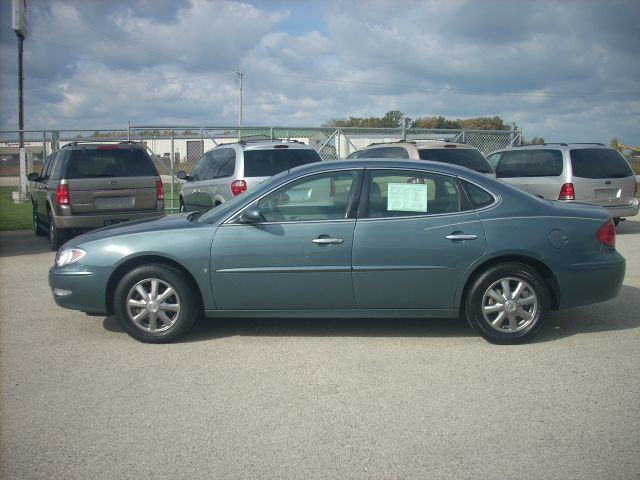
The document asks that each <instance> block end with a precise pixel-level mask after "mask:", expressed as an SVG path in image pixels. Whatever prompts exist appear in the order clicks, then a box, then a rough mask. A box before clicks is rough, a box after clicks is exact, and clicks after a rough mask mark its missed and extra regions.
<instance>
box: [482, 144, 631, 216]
mask: <svg viewBox="0 0 640 480" xmlns="http://www.w3.org/2000/svg"><path fill="white" fill-rule="evenodd" d="M488 159H489V163H491V165H492V166H493V167H494V168H495V170H496V176H497V178H499V179H500V180H503V181H505V182H507V183H510V184H512V185H514V186H516V187H518V188H521V189H522V190H525V191H527V192H529V193H532V194H534V195H537V196H539V197H542V198H546V199H549V200H566V201H575V202H581V203H591V204H594V205H599V206H601V207H604V208H606V209H607V210H609V212H610V213H611V216H612V217H613V219H614V222H615V224H616V225H617V224H618V222H620V219H621V218H623V217H631V216H634V215H637V214H638V199H637V198H635V195H636V193H637V185H636V178H635V175H634V173H633V170H632V168H631V166H630V165H629V163H628V162H627V160H626V159H625V158H624V157H623V156H622V155H621V154H620V153H619V152H618V151H617V150H615V149H614V148H610V147H606V146H604V145H603V144H601V143H589V144H583V143H546V144H543V145H522V146H520V147H512V148H507V149H504V150H497V151H495V152H493V153H491V154H489V156H488Z"/></svg>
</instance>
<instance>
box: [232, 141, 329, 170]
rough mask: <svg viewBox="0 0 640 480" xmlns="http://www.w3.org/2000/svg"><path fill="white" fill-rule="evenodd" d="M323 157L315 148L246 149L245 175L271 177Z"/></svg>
mask: <svg viewBox="0 0 640 480" xmlns="http://www.w3.org/2000/svg"><path fill="white" fill-rule="evenodd" d="M320 161H322V159H321V158H320V155H318V152H316V151H315V150H313V149H302V148H276V149H270V150H245V152H244V176H245V177H271V176H272V175H275V174H276V173H280V172H284V171H285V170H290V169H292V168H294V167H298V166H300V165H305V164H307V163H314V162H320Z"/></svg>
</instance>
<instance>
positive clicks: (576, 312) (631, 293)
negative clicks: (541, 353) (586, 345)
mask: <svg viewBox="0 0 640 480" xmlns="http://www.w3.org/2000/svg"><path fill="white" fill-rule="evenodd" d="M638 312H640V290H639V289H637V288H635V287H629V286H626V285H623V287H622V291H621V292H620V295H619V296H618V297H617V298H616V299H614V300H609V301H608V302H603V303H595V304H593V305H586V306H584V307H576V308H571V309H568V310H560V311H555V312H551V313H550V314H549V315H548V316H547V319H546V321H545V324H544V325H543V326H542V329H541V330H540V332H539V333H538V335H536V336H535V337H534V338H533V339H532V340H531V342H530V343H539V342H550V341H554V340H559V339H561V338H565V337H571V336H574V335H578V334H588V333H597V332H613V331H617V330H630V329H633V328H639V327H640V315H639V314H638Z"/></svg>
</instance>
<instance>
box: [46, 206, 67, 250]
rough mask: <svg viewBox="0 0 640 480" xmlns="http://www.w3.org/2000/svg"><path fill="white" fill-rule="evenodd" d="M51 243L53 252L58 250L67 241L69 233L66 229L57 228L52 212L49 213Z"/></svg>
mask: <svg viewBox="0 0 640 480" xmlns="http://www.w3.org/2000/svg"><path fill="white" fill-rule="evenodd" d="M49 241H50V242H51V250H58V249H59V248H60V247H61V246H62V244H63V243H64V242H66V241H67V231H66V230H65V229H64V228H58V227H56V224H55V223H54V221H53V214H52V213H51V212H49Z"/></svg>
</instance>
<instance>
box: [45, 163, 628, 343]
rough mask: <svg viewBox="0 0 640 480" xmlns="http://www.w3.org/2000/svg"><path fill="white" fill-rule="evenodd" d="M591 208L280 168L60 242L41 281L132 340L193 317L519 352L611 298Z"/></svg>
mask: <svg viewBox="0 0 640 480" xmlns="http://www.w3.org/2000/svg"><path fill="white" fill-rule="evenodd" d="M615 239H616V231H615V227H614V224H613V221H612V219H611V217H610V215H609V213H608V212H607V211H606V210H605V209H603V208H600V207H595V206H591V205H581V204H576V203H563V202H558V201H548V200H543V199H541V198H538V197H535V196H532V195H529V194H528V193H526V192H523V191H521V190H519V189H516V188H514V187H512V186H510V185H507V184H505V183H501V182H500V181H497V180H494V179H492V178H489V177H486V176H483V175H481V174H479V173H476V172H474V171H471V170H468V169H465V168H463V167H456V166H453V165H446V164H442V163H436V162H411V161H401V160H370V159H366V160H351V161H350V160H347V161H335V162H322V163H315V164H311V165H305V166H302V167H298V168H295V169H293V170H290V171H287V172H283V173H281V174H279V175H277V176H275V177H272V178H271V179H269V180H268V181H266V182H264V183H262V184H260V185H259V186H257V187H255V188H254V189H253V190H250V191H248V192H246V193H244V194H242V195H240V196H238V197H236V198H235V199H233V200H231V201H229V202H226V203H224V204H223V205H221V206H219V207H216V208H214V209H212V210H209V211H207V212H193V213H190V214H186V213H183V214H179V215H172V216H167V217H162V218H157V219H152V220H141V221H134V222H128V223H124V224H119V225H115V226H111V227H106V228H103V229H100V230H95V231H93V232H90V233H87V234H85V235H82V236H79V237H76V238H74V239H73V240H71V241H69V242H67V243H66V244H65V245H63V246H62V247H61V248H60V250H59V251H58V253H57V256H56V260H55V265H54V266H53V267H52V268H51V269H50V271H49V283H50V286H51V289H52V293H53V297H54V299H55V301H56V303H57V304H58V305H60V306H61V307H64V308H70V309H75V310H80V311H83V312H86V313H88V314H91V315H105V316H106V315H113V314H115V315H116V316H117V317H118V318H119V320H120V322H121V323H122V326H123V327H124V329H125V330H126V331H127V332H128V333H129V334H130V335H131V336H132V337H134V338H136V339H138V340H140V341H142V342H151V343H162V342H170V341H173V340H176V339H178V338H180V337H181V336H183V335H184V334H185V333H186V332H187V331H188V330H189V329H190V328H191V327H192V325H193V324H194V322H196V321H197V320H198V319H199V318H200V317H202V316H205V317H225V318H230V317H265V318H268V317H317V318H328V317H336V316H339V317H365V318H375V317H385V318H388V317H421V318H425V319H426V318H455V317H458V316H460V315H464V316H465V317H466V318H467V320H468V322H469V324H470V325H471V326H472V327H473V329H474V330H475V331H476V332H478V333H479V334H480V335H482V336H483V337H484V338H486V339H487V340H489V341H490V342H495V343H514V342H522V341H525V340H527V339H529V338H531V337H532V336H533V335H535V334H536V332H538V331H539V330H540V327H541V326H542V323H543V320H544V317H545V314H546V313H547V312H548V311H549V310H556V309H563V308H570V307H575V306H578V305H585V304H589V303H594V302H601V301H604V300H609V299H612V298H615V297H616V296H617V295H618V293H619V291H620V289H621V286H622V282H623V279H624V273H625V260H624V258H623V257H622V256H621V255H620V254H619V253H618V252H617V251H616V249H615Z"/></svg>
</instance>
